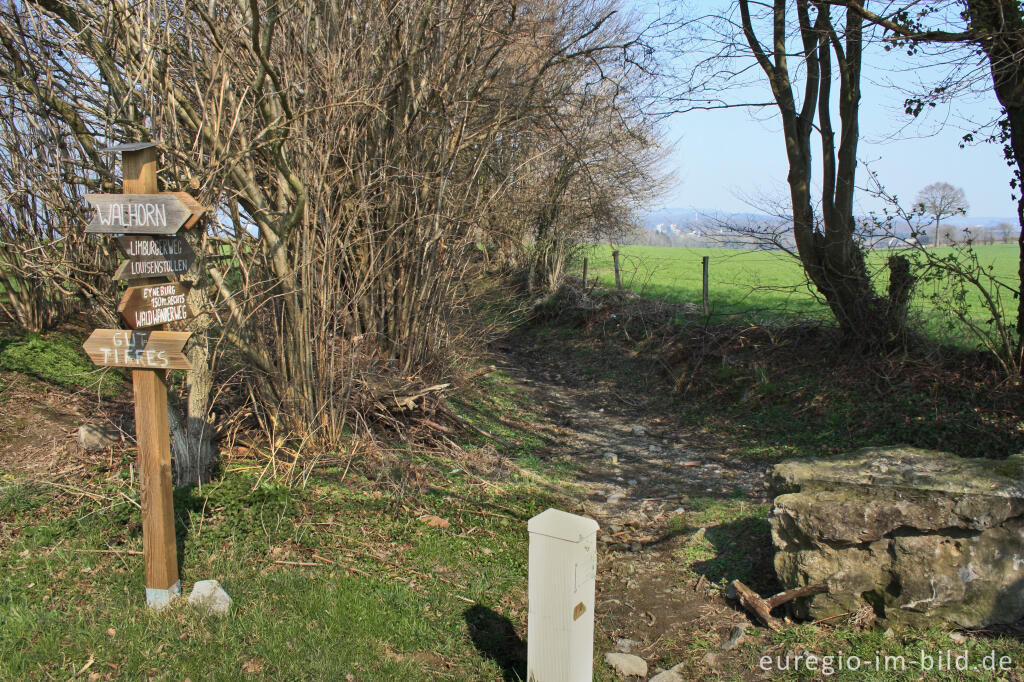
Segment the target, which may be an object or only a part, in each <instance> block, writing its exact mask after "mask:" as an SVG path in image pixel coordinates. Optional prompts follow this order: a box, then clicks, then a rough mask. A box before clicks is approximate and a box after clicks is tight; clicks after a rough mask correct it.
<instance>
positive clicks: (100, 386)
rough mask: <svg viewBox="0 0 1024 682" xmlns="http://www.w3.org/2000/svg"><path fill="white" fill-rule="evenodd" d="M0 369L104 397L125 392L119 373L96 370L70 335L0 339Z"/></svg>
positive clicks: (78, 343) (121, 376) (55, 333)
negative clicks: (93, 392) (85, 390)
mask: <svg viewBox="0 0 1024 682" xmlns="http://www.w3.org/2000/svg"><path fill="white" fill-rule="evenodd" d="M0 369H5V370H8V371H11V372H25V373H27V374H31V375H33V376H36V377H38V378H40V379H45V380H46V381H49V382H52V383H54V384H57V385H59V386H63V387H65V388H70V389H87V390H90V391H95V392H97V393H99V394H100V395H103V396H105V397H111V396H114V395H117V394H118V393H120V392H121V391H123V390H124V387H125V381H124V376H123V374H122V373H121V372H120V371H119V370H110V369H107V368H102V367H96V366H95V365H94V364H93V363H92V362H91V361H90V360H89V358H88V357H87V356H86V354H85V353H84V352H83V351H82V346H81V343H80V342H79V341H78V340H77V339H75V338H73V337H71V336H68V335H65V334H61V333H57V332H53V333H50V334H45V335H40V334H27V335H25V336H24V337H21V338H16V337H8V338H6V339H0Z"/></svg>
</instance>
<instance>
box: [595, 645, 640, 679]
mask: <svg viewBox="0 0 1024 682" xmlns="http://www.w3.org/2000/svg"><path fill="white" fill-rule="evenodd" d="M604 662H605V663H607V664H608V665H610V666H611V667H612V668H613V669H614V670H615V672H617V673H618V674H619V675H622V676H623V677H647V661H645V660H644V659H642V658H640V657H639V656H634V655H633V654H623V653H619V652H615V651H611V652H608V653H607V654H605V655H604Z"/></svg>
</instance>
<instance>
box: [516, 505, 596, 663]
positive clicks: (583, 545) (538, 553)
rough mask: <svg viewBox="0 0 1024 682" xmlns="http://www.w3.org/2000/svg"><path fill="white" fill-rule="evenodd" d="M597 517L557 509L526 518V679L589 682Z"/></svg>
mask: <svg viewBox="0 0 1024 682" xmlns="http://www.w3.org/2000/svg"><path fill="white" fill-rule="evenodd" d="M597 528H598V526H597V521H594V520H593V519H588V518H586V517H583V516H576V515H574V514H569V513H567V512H564V511H560V510H558V509H548V510H546V511H544V512H542V513H540V514H538V515H537V516H534V517H533V518H532V519H530V522H529V524H528V525H527V529H528V530H529V531H530V561H529V563H530V578H529V589H530V597H529V599H530V614H529V617H528V625H527V627H528V630H527V646H526V671H527V673H526V679H527V681H528V682H591V680H593V675H594V581H595V578H596V577H597Z"/></svg>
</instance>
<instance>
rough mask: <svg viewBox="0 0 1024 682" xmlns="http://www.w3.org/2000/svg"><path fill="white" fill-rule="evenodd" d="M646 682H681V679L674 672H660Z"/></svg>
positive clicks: (680, 676)
mask: <svg viewBox="0 0 1024 682" xmlns="http://www.w3.org/2000/svg"><path fill="white" fill-rule="evenodd" d="M647 682H683V677H682V675H680V674H679V673H677V672H676V671H675V670H666V671H664V672H660V673H658V674H657V675H655V676H654V677H652V678H651V679H649V680H648V681H647Z"/></svg>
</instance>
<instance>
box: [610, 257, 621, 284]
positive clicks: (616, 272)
mask: <svg viewBox="0 0 1024 682" xmlns="http://www.w3.org/2000/svg"><path fill="white" fill-rule="evenodd" d="M612 260H613V261H615V288H616V289H621V288H622V275H621V274H620V273H619V252H618V251H612Z"/></svg>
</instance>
